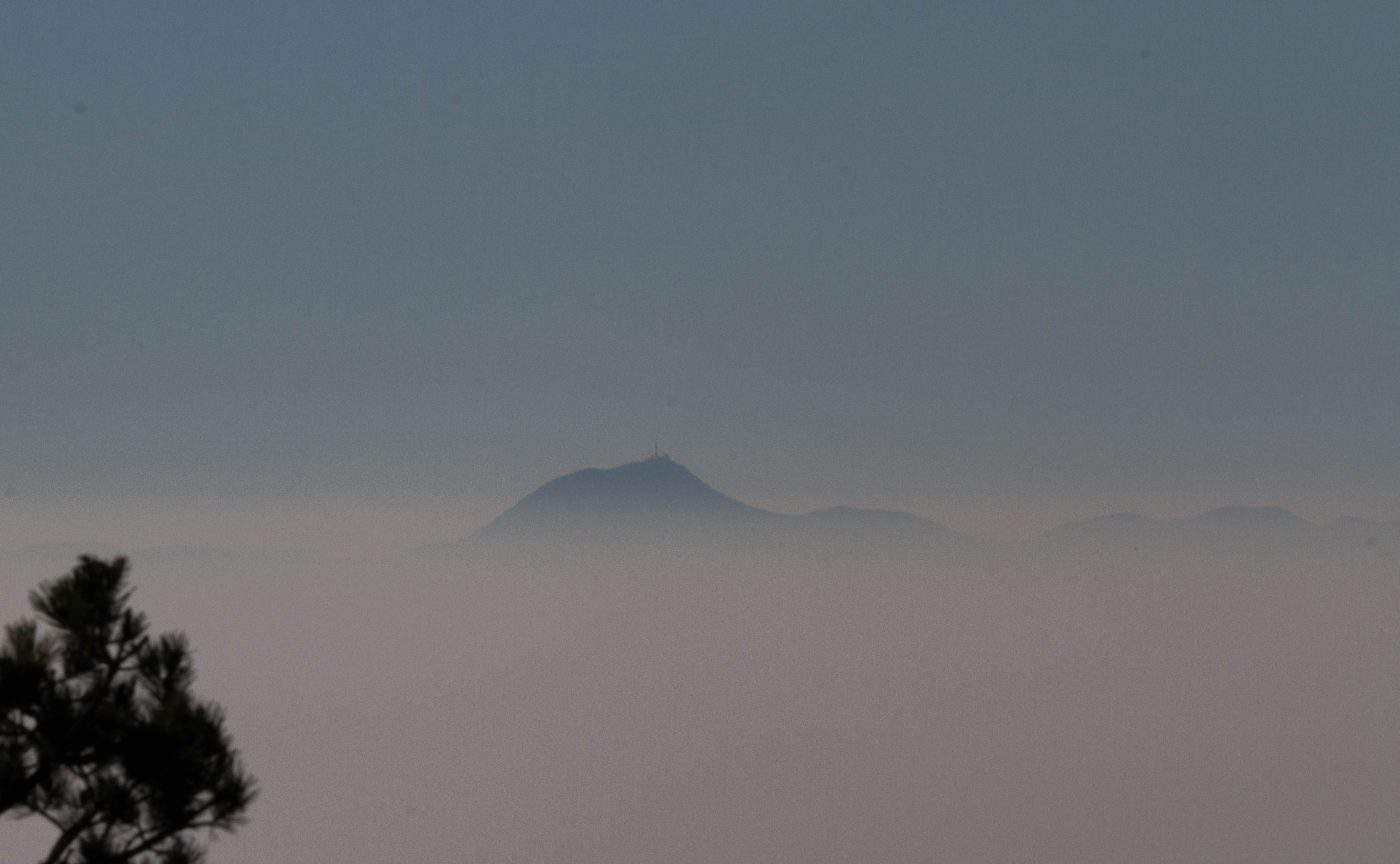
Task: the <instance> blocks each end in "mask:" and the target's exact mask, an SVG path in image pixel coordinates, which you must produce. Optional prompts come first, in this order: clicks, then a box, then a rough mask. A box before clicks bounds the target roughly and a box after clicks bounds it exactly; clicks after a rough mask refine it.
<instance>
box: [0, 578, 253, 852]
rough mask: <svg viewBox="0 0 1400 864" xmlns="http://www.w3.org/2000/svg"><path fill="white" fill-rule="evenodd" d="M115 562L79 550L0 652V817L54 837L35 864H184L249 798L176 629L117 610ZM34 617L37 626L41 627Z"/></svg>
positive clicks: (120, 582) (231, 823)
mask: <svg viewBox="0 0 1400 864" xmlns="http://www.w3.org/2000/svg"><path fill="white" fill-rule="evenodd" d="M130 597H131V589H130V588H129V587H128V584H127V562H126V559H125V558H115V559H113V560H111V561H103V560H101V559H97V558H91V557H88V556H83V557H81V558H79V559H78V565H77V566H76V567H74V568H73V569H72V570H71V571H70V572H69V573H68V574H67V575H65V576H62V577H59V578H57V579H53V580H50V581H47V582H44V583H41V584H40V586H39V588H38V589H37V590H35V591H33V592H32V593H31V594H30V598H29V599H30V603H31V605H32V606H33V607H34V610H35V612H37V613H38V616H39V619H40V620H39V621H36V620H35V619H32V618H25V619H21V620H19V621H17V622H15V623H13V624H11V625H10V626H9V627H8V628H6V631H5V641H4V644H3V646H0V814H4V813H6V812H8V811H11V810H13V811H15V812H16V814H17V815H19V816H29V815H38V816H40V817H42V818H44V819H46V820H48V821H49V822H50V823H52V824H53V826H54V827H55V828H56V829H57V830H58V837H57V839H56V840H55V841H54V844H53V848H52V849H51V850H50V852H49V853H48V856H47V857H46V858H45V859H44V862H43V864H118V862H132V864H187V862H197V861H201V860H203V858H204V850H203V847H202V846H200V845H199V844H198V843H197V842H196V840H195V838H196V837H197V835H198V833H199V832H200V831H201V830H204V829H207V831H208V833H209V834H210V835H211V836H212V835H213V833H214V832H216V831H230V830H232V829H234V828H236V827H237V826H238V825H240V824H242V822H243V819H244V813H245V811H246V810H247V808H248V805H249V804H250V803H251V802H252V800H253V797H254V796H255V794H256V791H255V789H254V785H253V778H252V777H251V776H250V775H249V774H247V773H246V772H245V771H244V769H243V766H242V764H241V762H240V760H239V756H238V751H237V750H235V749H234V747H233V743H232V739H231V738H230V736H229V734H228V732H227V731H226V730H225V729H224V721H223V712H222V710H221V709H220V708H219V706H218V705H216V704H214V703H212V702H203V701H200V700H198V699H197V698H195V696H194V694H193V693H192V692H191V689H190V688H191V685H192V683H193V681H194V667H193V665H192V664H191V660H190V649H189V643H188V642H187V641H186V639H185V637H184V635H183V634H181V633H165V634H162V635H160V636H158V637H152V636H150V635H148V633H147V624H146V618H145V616H144V615H142V614H141V613H139V612H134V611H132V610H131V609H129V608H127V601H128V600H129V599H130ZM40 622H42V624H43V625H44V626H42V627H41V626H40Z"/></svg>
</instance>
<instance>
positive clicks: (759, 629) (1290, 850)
mask: <svg viewBox="0 0 1400 864" xmlns="http://www.w3.org/2000/svg"><path fill="white" fill-rule="evenodd" d="M74 554H75V553H74V550H72V549H65V548H60V547H53V548H47V549H39V550H31V551H29V552H27V553H25V554H22V555H19V554H10V555H8V556H5V557H3V559H0V561H3V563H4V570H3V572H0V613H3V617H4V618H5V619H6V620H7V621H8V620H13V619H14V618H15V617H18V616H19V615H20V614H22V613H23V612H25V611H26V606H25V603H24V596H25V593H26V592H27V590H28V589H29V588H30V587H32V586H33V585H34V584H35V583H37V581H38V580H39V579H40V578H44V577H48V576H53V575H57V574H58V573H60V572H62V571H63V570H65V569H66V568H67V567H68V566H71V564H72V563H73V556H74ZM132 563H133V577H134V581H135V584H136V588H137V592H136V595H135V597H134V600H133V603H134V605H135V606H137V607H138V608H140V609H143V610H144V611H146V612H147V613H148V614H149V615H150V617H151V619H152V623H153V625H154V627H155V628H157V629H165V628H179V629H183V630H185V631H186V632H187V633H188V634H189V635H190V637H191V639H192V641H193V644H194V647H195V651H196V666H197V669H198V671H199V679H198V682H197V688H198V690H199V691H200V693H201V694H202V695H205V696H208V697H211V698H213V699H216V700H217V701H219V702H220V703H222V704H223V705H224V707H225V708H226V710H227V714H228V722H229V726H230V728H231V730H232V732H233V734H234V737H235V740H236V742H237V743H238V745H239V747H240V748H241V750H242V752H243V755H244V758H245V761H246V763H247V765H248V767H249V769H250V770H251V771H252V772H253V773H254V774H255V775H256V776H257V778H258V780H259V785H260V787H261V796H260V797H259V798H258V800H257V802H256V803H255V805H254V807H253V809H252V811H251V814H250V815H251V821H250V822H249V824H248V825H247V826H246V827H244V828H243V829H241V830H240V831H239V832H238V833H237V834H234V835H231V836H227V837H225V838H223V839H220V840H219V841H218V842H216V843H215V844H214V845H213V847H212V848H211V850H210V861H211V862H212V864H263V862H311V861H335V862H380V861H422V862H447V861H452V862H458V861H471V862H520V864H547V862H561V864H563V862H568V864H623V862H667V864H682V862H793V864H797V862H802V864H812V862H854V864H865V862H892V864H893V862H901V864H903V862H911V864H922V862H1003V861H1005V862H1011V861H1016V862H1024V861H1036V862H1075V864H1080V862H1094V861H1102V862H1120V861H1163V862H1166V861H1180V862H1222V864H1224V862H1230V864H1236V862H1268V864H1278V862H1289V861H1298V862H1322V861H1347V862H1370V861H1374V862H1390V861H1394V860H1396V858H1397V855H1400V561H1398V560H1397V557H1396V555H1395V553H1394V551H1393V550H1389V549H1387V548H1374V547H1358V548H1357V549H1355V550H1349V551H1346V552H1344V553H1339V554H1329V555H1324V556H1308V555H1298V554H1295V553H1294V552H1287V553H1284V552H1280V553H1279V554H1270V552H1269V550H1267V549H1265V550H1260V549H1253V550H1250V551H1249V553H1248V554H1237V555H1217V554H1202V553H1200V551H1199V550H1180V554H1175V553H1164V552H1162V551H1161V550H1155V551H1154V552H1153V554H1137V553H1134V552H1133V551H1132V550H1131V549H1126V550H1109V551H1105V550H1103V549H1098V550H1093V551H1088V552H1086V551H1084V550H1083V549H1079V550H1073V551H1071V550H1066V549H1063V548H1058V547H1053V546H1046V545H1042V546H1039V547H1036V546H1022V547H1016V548H1003V549H996V550H990V551H986V552H984V553H978V554H972V553H961V552H960V553H958V554H956V555H953V554H946V555H941V554H937V553H936V552H930V551H929V550H926V549H925V550H919V549H913V550H910V549H904V550H893V549H889V548H885V547H882V546H881V544H879V543H878V542H876V543H869V544H866V545H864V546H862V547H860V548H832V547H823V548H803V547H798V546H791V545H789V546H772V545H769V546H763V545H756V546H752V547H745V548H730V547H725V546H717V545H707V544H704V543H692V544H689V545H687V546H685V547H684V548H613V549H579V548H576V547H575V548H565V549H560V548H553V549H550V548H540V547H506V546H500V547H488V548H481V547H474V546H471V545H469V544H464V545H462V546H456V547H452V546H446V547H439V548H436V549H433V550H428V551H423V552H420V553H415V554H411V555H404V556H400V557H398V558H395V559H392V560H381V561H375V562H372V561H358V562H346V561H323V560H318V559H315V558H310V557H298V556H296V555H292V554H286V555H258V554H251V553H249V554H239V553H215V552H209V551H202V550H198V549H184V550H164V551H160V550H155V551H150V552H146V553H137V554H135V555H133V562H132ZM50 834H51V831H50V829H48V827H47V826H46V825H44V824H43V823H41V822H40V821H38V820H37V819H29V820H21V821H16V820H13V819H6V820H5V821H3V822H0V860H3V861H7V862H8V861H15V862H23V861H30V860H35V861H37V860H38V859H39V858H40V857H42V854H43V852H44V851H45V850H46V848H47V845H46V841H47V839H48V838H49V837H50Z"/></svg>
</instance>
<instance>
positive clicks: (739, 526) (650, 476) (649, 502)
mask: <svg viewBox="0 0 1400 864" xmlns="http://www.w3.org/2000/svg"><path fill="white" fill-rule="evenodd" d="M477 536H478V537H480V538H482V539H486V540H600V541H618V540H624V541H628V540H630V541H643V542H650V541H656V540H672V539H677V538H695V539H704V538H714V539H725V540H779V539H784V538H791V539H801V538H808V539H810V538H813V537H823V538H833V539H845V540H855V539H869V538H875V537H880V538H887V539H895V538H899V539H906V540H914V539H920V540H925V541H934V540H940V539H941V540H947V539H951V538H955V537H959V536H960V535H956V534H954V532H952V531H949V530H948V529H947V528H945V527H943V526H942V525H939V524H938V523H936V522H932V521H930V520H928V519H924V518H922V517H920V516H916V515H914V514H912V513H904V512H901V511H897V510H867V509H862V508H858V507H832V508H827V509H824V510H817V511H814V512H812V513H803V514H787V513H776V512H773V511H771V510H765V509H762V508H760V507H753V506H751V505H748V504H744V503H743V502H741V501H737V500H735V499H733V498H731V497H729V496H728V495H725V494H724V493H722V492H719V491H718V490H716V489H714V488H713V487H711V486H710V485H709V484H707V483H705V482H704V481H703V480H701V479H700V478H699V477H696V476H695V475H694V474H693V473H691V471H690V470H689V469H688V468H686V467H685V466H684V465H681V464H680V463H679V462H676V461H675V460H673V459H671V458H670V457H669V456H664V455H661V456H655V457H653V458H650V459H645V460H642V461H640V462H629V463H627V464H625V465H619V466H617V467H615V468H586V469H584V470H582V471H575V472H573V473H572V474H566V475H564V476H562V477H557V478H555V479H554V480H551V481H549V482H548V483H545V484H544V485H543V486H541V487H540V488H538V489H536V490H535V491H533V492H531V493H530V494H529V495H526V496H525V497H524V498H522V499H520V501H519V502H517V503H516V504H515V506H513V507H511V508H510V509H509V510H507V511H506V512H504V513H502V514H501V515H500V516H498V517H497V518H496V519H495V521H493V522H492V523H491V524H490V525H488V526H487V527H486V528H484V529H482V530H481V531H480V532H479V533H478V535H477Z"/></svg>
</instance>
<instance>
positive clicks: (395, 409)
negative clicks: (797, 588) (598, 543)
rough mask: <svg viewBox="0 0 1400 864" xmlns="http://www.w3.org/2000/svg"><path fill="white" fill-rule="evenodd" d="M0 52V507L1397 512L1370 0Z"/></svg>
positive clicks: (447, 16)
mask: <svg viewBox="0 0 1400 864" xmlns="http://www.w3.org/2000/svg"><path fill="white" fill-rule="evenodd" d="M758 6H759V4H751V3H649V4H633V3H620V2H597V3H587V4H580V3H567V4H566V3H558V4H545V3H534V2H522V0H512V2H509V3H470V4H461V3H444V2H424V3H416V4H407V3H405V4H386V3H376V2H368V3H351V4H346V3H331V2H303V3H296V4H283V3H264V4H240V3H228V2H204V0H179V2H175V0H169V2H152V0H142V2H129V0H104V2H101V3H52V2H46V3H38V2H33V3H31V2H15V3H10V4H8V5H7V6H6V8H5V10H4V12H3V13H0V169H2V170H0V202H3V208H2V209H0V300H3V309H0V312H2V313H3V314H0V491H3V492H4V493H5V494H7V495H8V496H10V497H12V498H16V499H23V498H25V497H31V496H44V495H52V494H60V493H61V494H65V495H85V494H92V495H103V496H122V495H140V496H162V495H214V496H234V497H237V496H255V497H277V496H299V495H300V496H308V495H309V496H315V495H323V496H331V495H336V496H384V495H390V496H413V495H419V494H421V495H429V496H439V497H442V496H446V497H452V496H457V495H460V496H464V497H468V496H477V497H486V498H501V497H503V496H504V497H510V496H514V495H519V494H523V493H524V492H526V491H528V490H529V489H530V488H532V487H533V486H534V485H536V484H537V483H539V482H541V481H542V480H544V479H547V478H548V477H550V476H552V475H554V474H557V473H561V472H562V471H566V470H571V469H574V468H577V467H581V466H584V465H590V464H611V463H615V462H619V461H624V460H626V459H628V458H632V457H635V456H638V455H640V454H642V453H644V452H648V451H650V449H651V447H652V445H653V443H659V444H660V445H661V447H662V448H663V449H669V450H671V451H672V452H673V453H674V454H675V455H676V456H677V458H679V459H681V460H682V461H684V462H686V463H687V464H689V465H691V466H692V467H693V468H694V469H695V470H696V471H697V473H700V474H701V475H702V476H703V477H705V478H706V479H708V480H710V481H711V482H712V483H714V484H715V485H718V486H720V487H721V488H724V489H725V490H726V491H730V492H733V493H735V494H739V495H741V496H746V497H749V498H759V499H763V498H765V497H767V498H790V499H793V500H797V499H803V500H806V499H812V500H818V499H830V500H868V499H895V498H909V499H913V498H919V497H921V496H923V497H927V496H950V495H951V496H960V495H961V496H978V495H994V494H995V495H1049V496H1057V495H1058V496H1075V495H1079V496H1094V495H1159V494H1160V495H1188V496H1189V495H1220V496H1227V497H1228V496H1234V497H1242V498H1250V499H1260V498H1268V497H1270V496H1299V495H1324V496H1336V495H1356V496H1372V497H1376V496H1379V497H1381V498H1387V497H1388V498H1391V499H1393V500H1397V501H1400V460H1397V458H1396V456H1397V454H1400V243H1398V242H1397V240H1400V51H1397V50H1396V46H1397V44H1400V6H1397V5H1396V4H1395V3H1393V2H1375V3H1337V4H1315V3H1303V2H1272V0H1261V2H1242V0H1233V2H1180V3H1159V2H1153V3H1120V2H1114V3H1109V2H1091V0H1078V2H1067V3H1054V2H1051V3H1047V2H1027V3H1003V2H980V3H943V4H925V3H919V4H905V3H882V4H872V5H869V6H867V5H864V4H853V3H818V2H810V3H785V4H767V5H764V6H762V7H761V8H757V7H758Z"/></svg>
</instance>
